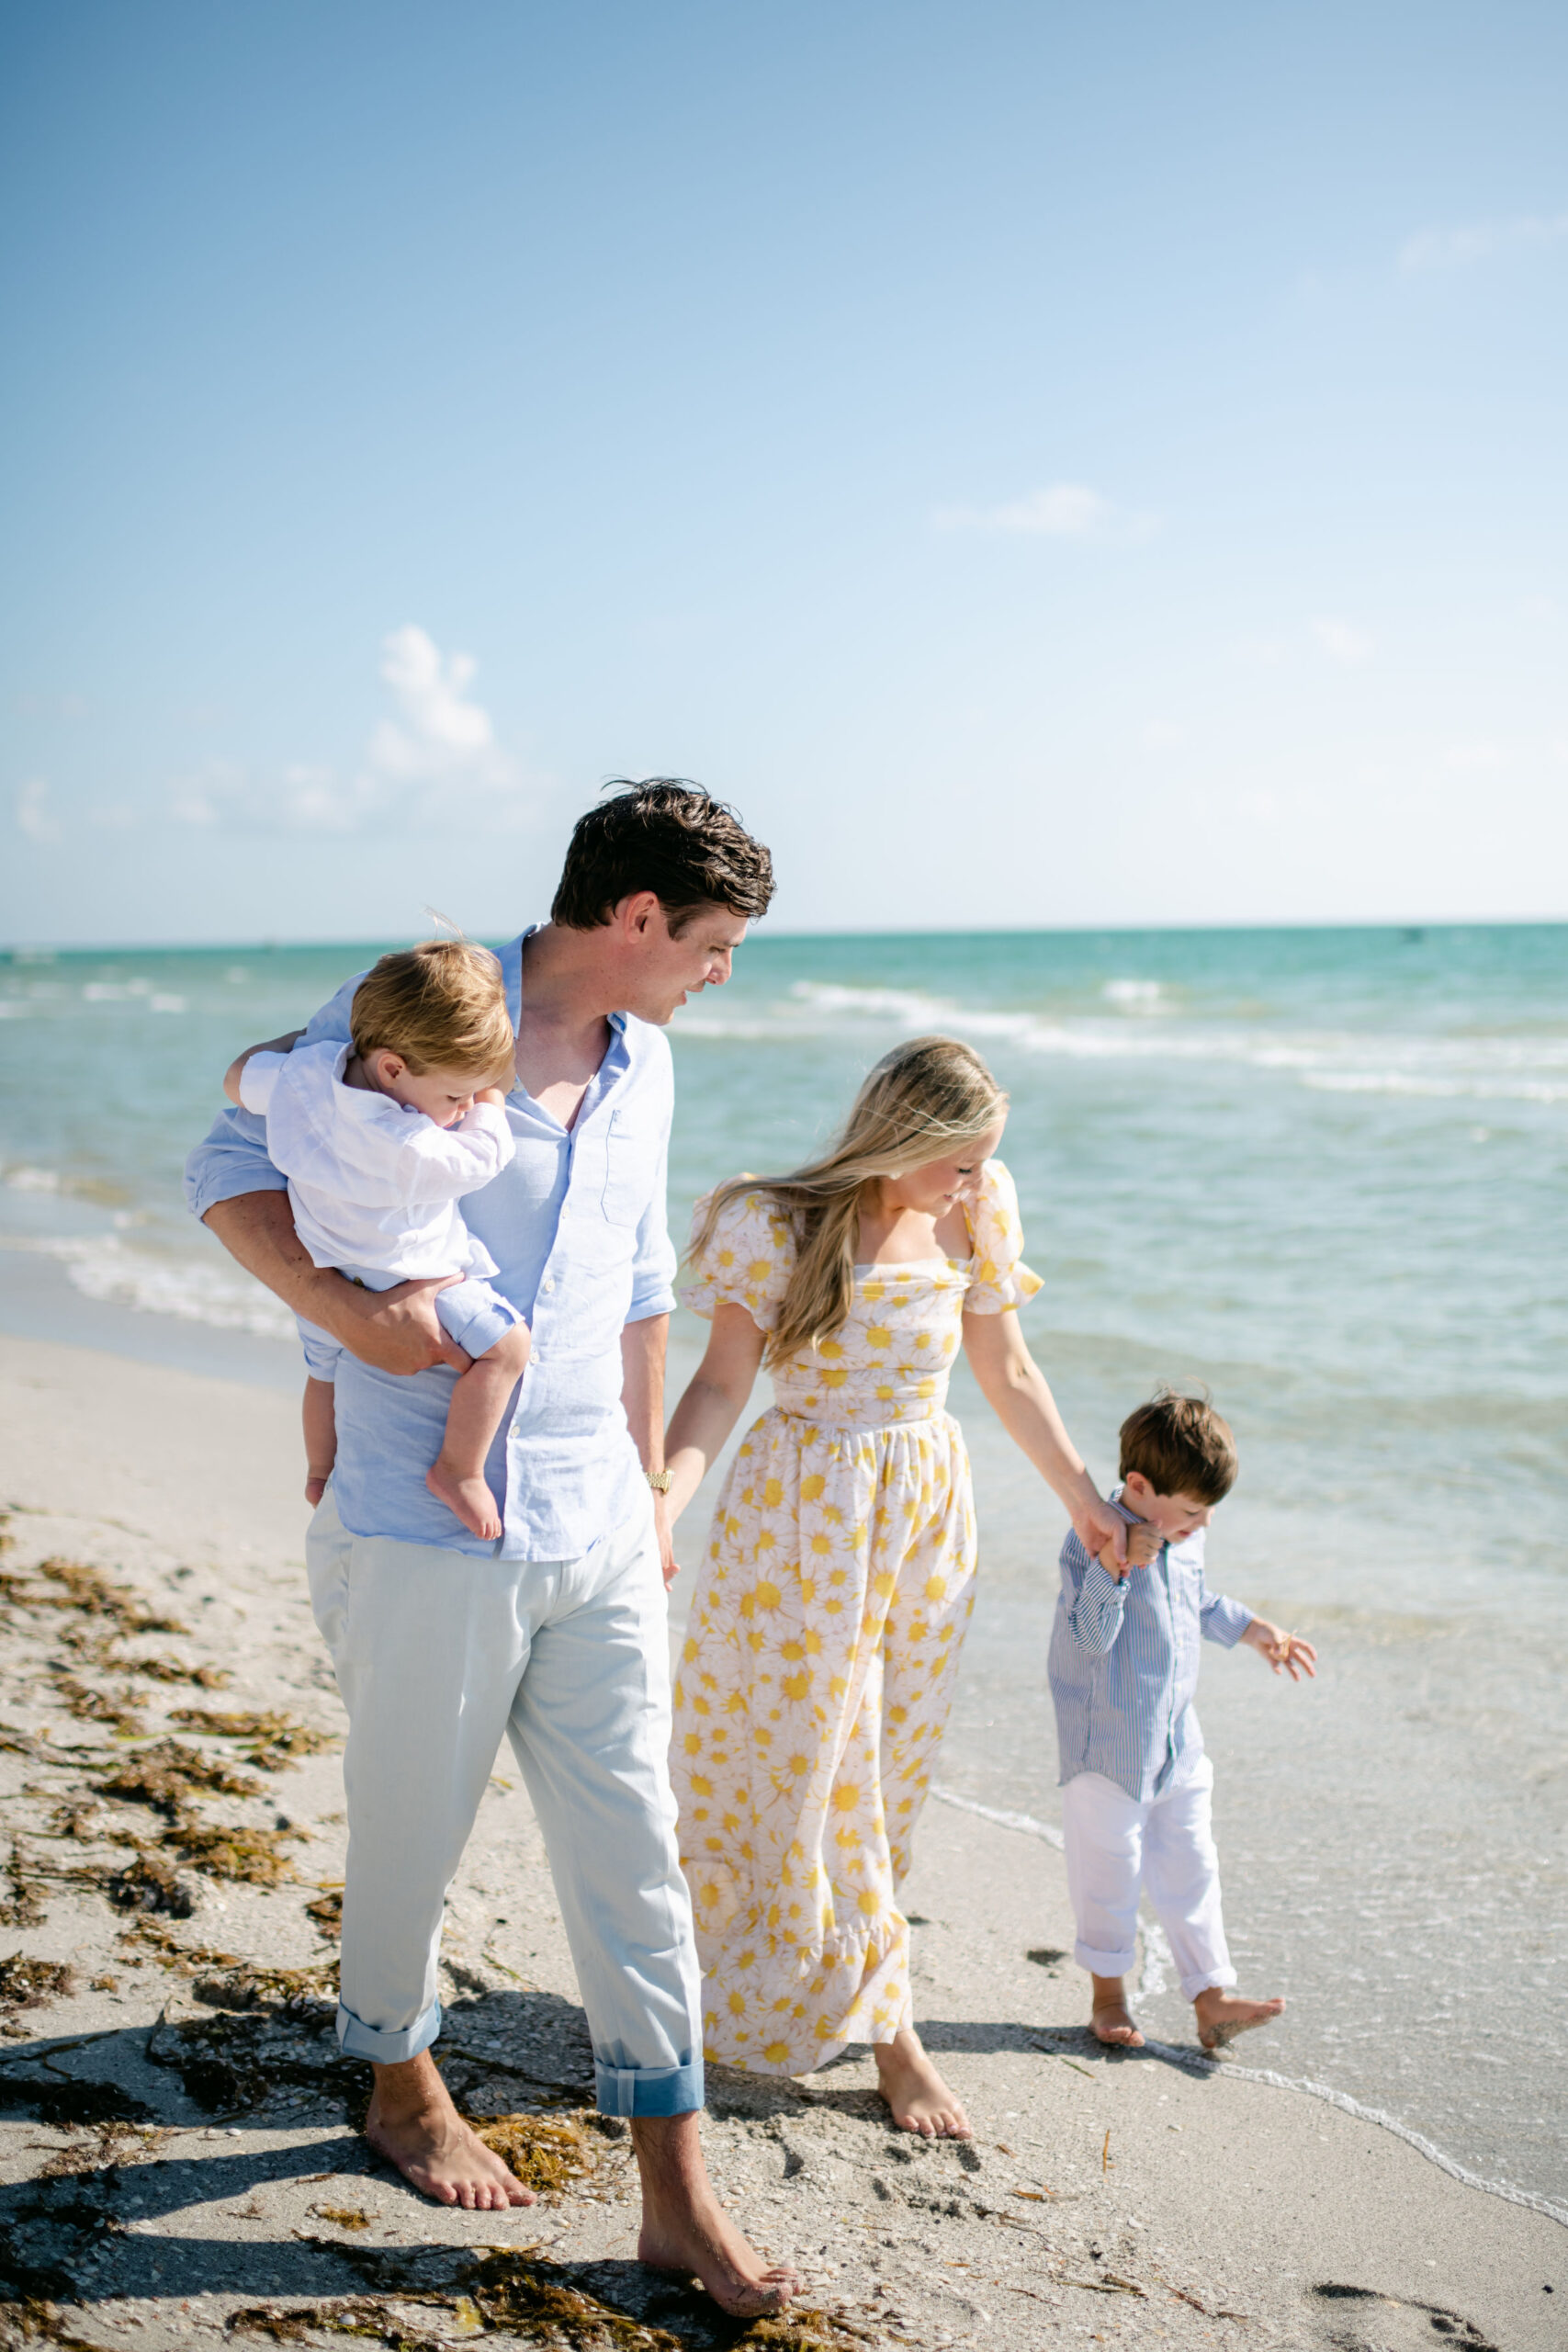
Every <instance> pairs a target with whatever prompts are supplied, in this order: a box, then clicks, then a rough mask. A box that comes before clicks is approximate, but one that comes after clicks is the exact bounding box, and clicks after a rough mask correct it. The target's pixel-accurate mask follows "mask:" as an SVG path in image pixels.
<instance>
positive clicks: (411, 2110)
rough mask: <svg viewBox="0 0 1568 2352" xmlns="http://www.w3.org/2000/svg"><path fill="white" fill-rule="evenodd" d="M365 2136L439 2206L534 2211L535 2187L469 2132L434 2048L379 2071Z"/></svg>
mask: <svg viewBox="0 0 1568 2352" xmlns="http://www.w3.org/2000/svg"><path fill="white" fill-rule="evenodd" d="M373 2072H374V2074H375V2076H376V2089H375V2092H374V2094H373V2096H372V2098H371V2101H370V2112H369V2114H368V2115H367V2117H366V2119H365V2136H366V2138H367V2140H368V2141H369V2143H370V2145H371V2146H372V2147H373V2148H374V2149H375V2150H376V2151H377V2153H378V2154H379V2155H383V2156H385V2157H386V2158H387V2160H388V2162H389V2164H394V2165H397V2168H398V2170H399V2171H400V2173H401V2174H402V2177H403V2178H404V2179H405V2180H407V2181H412V2184H413V2186H414V2188H417V2189H419V2190H420V2191H421V2192H422V2193H423V2195H424V2196H426V2197H434V2199H435V2201H436V2203H437V2204H438V2205H461V2206H462V2207H463V2208H464V2209H465V2211H468V2212H470V2213H499V2212H501V2211H502V2210H503V2209H504V2208H505V2207H507V2206H509V2205H532V2204H533V2203H534V2202H535V2201H536V2200H535V2197H534V2192H533V2190H532V2189H531V2188H524V2186H523V2184H522V2182H521V2181H520V2180H518V2179H516V2178H514V2177H513V2174H512V2173H511V2172H509V2171H508V2169H507V2167H506V2166H505V2165H503V2164H502V2160H501V2158H500V2157H499V2156H498V2155H496V2154H494V2153H493V2152H492V2151H491V2149H489V2148H487V2147H486V2146H485V2143H484V2142H483V2141H482V2140H480V2139H479V2138H477V2137H476V2135H475V2134H474V2133H473V2132H472V2131H469V2129H468V2125H467V2124H466V2123H465V2122H464V2120H463V2119H462V2117H461V2116H460V2115H459V2114H458V2112H457V2109H456V2108H455V2107H454V2106H453V2104H452V2098H451V2094H450V2093H449V2092H448V2090H447V2088H446V2084H445V2083H444V2082H443V2081H442V2079H441V2077H440V2075H438V2074H437V2073H436V2071H435V2061H434V2059H433V2058H432V2057H431V2055H430V2052H429V2051H428V2050H426V2051H423V2052H421V2054H420V2055H419V2057H417V2058H410V2059H408V2060H406V2061H405V2062H404V2063H403V2064H401V2065H397V2066H377V2067H375V2068H374V2069H373Z"/></svg>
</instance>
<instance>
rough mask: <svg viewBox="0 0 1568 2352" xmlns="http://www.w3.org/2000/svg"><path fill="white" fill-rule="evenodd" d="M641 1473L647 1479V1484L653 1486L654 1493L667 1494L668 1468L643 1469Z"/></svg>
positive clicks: (668, 1485)
mask: <svg viewBox="0 0 1568 2352" xmlns="http://www.w3.org/2000/svg"><path fill="white" fill-rule="evenodd" d="M642 1475H643V1476H644V1477H645V1478H646V1479H647V1480H648V1483H649V1486H650V1487H652V1488H653V1491H654V1493H655V1494H656V1495H667V1494H668V1493H669V1492H670V1473H669V1471H668V1470H645V1471H644V1472H643V1474H642Z"/></svg>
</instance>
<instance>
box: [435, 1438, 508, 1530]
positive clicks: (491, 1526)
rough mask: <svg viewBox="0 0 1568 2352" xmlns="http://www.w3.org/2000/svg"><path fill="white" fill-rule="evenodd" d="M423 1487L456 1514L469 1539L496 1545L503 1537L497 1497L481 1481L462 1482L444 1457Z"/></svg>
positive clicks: (479, 1479) (469, 1480)
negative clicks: (496, 1501) (499, 1537)
mask: <svg viewBox="0 0 1568 2352" xmlns="http://www.w3.org/2000/svg"><path fill="white" fill-rule="evenodd" d="M424 1483H425V1485H426V1486H427V1487H429V1488H430V1491H431V1493H432V1494H433V1495H434V1497H435V1499H436V1501H437V1502H438V1503H445V1504H446V1508H447V1510H450V1511H456V1513H457V1517H458V1518H459V1519H460V1520H461V1521H462V1522H463V1524H464V1526H465V1527H466V1528H467V1529H468V1532H469V1534H470V1535H477V1536H479V1538H480V1540H481V1541H482V1542H483V1543H486V1544H493V1543H494V1542H495V1540H496V1537H497V1536H498V1535H499V1534H500V1533H501V1513H500V1512H499V1511H498V1510H497V1509H496V1507H495V1497H494V1496H493V1495H492V1494H491V1490H490V1488H489V1487H487V1486H486V1485H485V1482H484V1480H483V1479H482V1478H460V1477H459V1476H457V1472H456V1471H455V1470H450V1469H448V1468H447V1466H446V1460H445V1457H443V1458H441V1459H439V1460H438V1461H437V1462H436V1464H435V1466H434V1469H433V1470H427V1471H426V1472H425V1474H424Z"/></svg>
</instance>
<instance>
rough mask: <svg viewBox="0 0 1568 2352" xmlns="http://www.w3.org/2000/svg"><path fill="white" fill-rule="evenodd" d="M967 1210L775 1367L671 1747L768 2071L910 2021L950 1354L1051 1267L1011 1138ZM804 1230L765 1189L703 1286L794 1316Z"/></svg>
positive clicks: (804, 2070) (948, 1456)
mask: <svg viewBox="0 0 1568 2352" xmlns="http://www.w3.org/2000/svg"><path fill="white" fill-rule="evenodd" d="M701 1213H702V1204H701V1203H699V1204H698V1215H699V1217H700V1216H701ZM967 1214H968V1224H969V1238H970V1241H971V1244H972V1255H971V1256H970V1257H969V1258H967V1259H957V1258H947V1259H940V1258H938V1259H931V1261H925V1262H922V1263H919V1264H918V1265H907V1266H879V1267H859V1268H857V1269H856V1273H855V1287H854V1300H853V1304H852V1307H851V1309H850V1315H849V1319H848V1321H847V1322H846V1323H845V1325H844V1327H843V1329H841V1330H840V1331H839V1332H837V1333H836V1334H835V1335H834V1337H833V1338H832V1339H830V1340H823V1341H822V1342H821V1343H820V1345H819V1346H818V1348H816V1349H815V1350H803V1351H801V1352H800V1353H799V1354H798V1355H796V1356H794V1357H792V1358H791V1359H790V1360H789V1362H788V1363H785V1364H783V1365H781V1366H779V1367H778V1368H777V1369H776V1370H775V1372H774V1374H773V1388H774V1395H775V1397H776V1399H777V1401H776V1402H775V1403H774V1404H773V1406H772V1407H771V1408H770V1409H769V1410H768V1411H767V1412H765V1413H764V1414H763V1416H762V1418H761V1420H760V1421H758V1422H757V1424H756V1426H755V1427H754V1428H753V1429H751V1430H750V1431H749V1432H748V1433H747V1436H746V1438H745V1440H744V1442H742V1444H741V1446H740V1449H739V1453H737V1455H736V1458H735V1461H734V1463H733V1464H732V1465H731V1468H730V1472H729V1476H728V1478H727V1479H726V1481H725V1486H724V1491H723V1493H722V1495H721V1496H720V1498H719V1503H718V1509H717V1510H716V1513H715V1516H714V1522H713V1531H712V1536H711V1539H710V1542H709V1545H708V1552H707V1557H706V1559H705V1562H704V1564H703V1566H702V1567H701V1568H700V1569H699V1571H698V1574H697V1589H696V1597H695V1600H694V1604H693V1608H692V1614H691V1621H690V1624H689V1626H688V1631H687V1639H686V1643H685V1647H684V1651H683V1653H682V1661H681V1667H680V1671H679V1676H678V1679H677V1681H676V1685H675V1733H674V1742H673V1747H672V1749H671V1775H672V1778H673V1781H674V1784H675V1794H676V1798H677V1801H678V1803H679V1804H680V1808H681V1860H682V1867H683V1869H684V1871H685V1873H686V1877H687V1880H688V1882H689V1883H690V1885H691V1889H692V1896H693V1902H694V1907H695V1911H696V1922H697V1944H698V1949H699V1951H700V1952H701V1955H702V1961H703V1967H704V1972H705V1982H704V1987H703V2007H704V2041H705V2048H706V2052H707V2055H708V2056H709V2057H710V2058H712V2059H716V2060H721V2061H723V2062H725V2063H726V2064H729V2065H735V2066H746V2067H750V2068H752V2069H753V2070H755V2071H756V2072H758V2073H760V2074H772V2075H802V2074H808V2073H809V2072H810V2071H811V2070H812V2068H814V2067H816V2066H820V2065H822V2064H824V2063H825V2062H826V2061H827V2060H828V2059H829V2058H831V2057H832V2056H833V2055H834V2054H835V2053H836V2052H838V2051H840V2050H841V2049H842V2048H843V2047H844V2045H845V2043H846V2042H850V2041H891V2040H892V2038H893V2036H894V2035H895V2033H897V2031H898V2030H899V2028H900V2027H901V2026H906V2025H908V2024H909V2023H910V2022H911V2018H912V2012H911V2006H910V1998H909V1952H908V1944H909V1930H908V1924H907V1922H906V1921H905V1919H904V1918H903V1917H902V1916H901V1914H900V1913H899V1911H898V1908H897V1903H896V1901H895V1899H894V1898H895V1894H896V1891H897V1886H898V1884H899V1882H900V1881H901V1880H902V1879H903V1878H904V1876H905V1875H906V1873H907V1871H908V1866H909V1849H910V1841H911V1838H912V1837H913V1834H914V1828H915V1824H916V1822H917V1821H918V1820H919V1813H920V1807H921V1804H923V1802H924V1799H925V1792H926V1786H927V1782H928V1780H929V1778H930V1775H931V1767H932V1763H933V1761H934V1758H935V1755H936V1750H937V1748H938V1747H939V1745H940V1743H941V1740H942V1732H943V1730H944V1728H945V1726H946V1723H947V1715H948V1709H949V1707H950V1705H951V1703H952V1698H953V1678H954V1675H955V1673H956V1671H957V1667H958V1657H959V1652H960V1650H961V1648H962V1647H963V1642H964V1629H965V1627H966V1626H967V1624H968V1622H969V1612H970V1611H971V1609H972V1608H973V1606H974V1586H975V1552H976V1546H975V1509H974V1499H973V1496H972V1493H971V1488H970V1480H969V1457H968V1454H967V1453H966V1452H965V1450H964V1435H963V1432H962V1430H960V1429H959V1426H958V1424H957V1422H956V1421H955V1420H954V1419H953V1416H952V1415H951V1414H950V1413H949V1412H947V1411H946V1410H945V1408H944V1400H945V1397H946V1395H947V1381H948V1372H949V1368H950V1366H951V1364H952V1363H953V1357H954V1356H955V1355H956V1354H957V1352H958V1348H959V1344H960V1340H961V1338H962V1325H963V1317H964V1312H965V1310H967V1311H968V1312H969V1313H970V1314H980V1315H1000V1314H1004V1313H1005V1312H1006V1311H1007V1310H1008V1309H1009V1308H1010V1307H1014V1306H1018V1305H1019V1304H1020V1303H1021V1301H1022V1300H1024V1299H1026V1298H1028V1297H1031V1296H1032V1295H1033V1293H1034V1292H1035V1291H1037V1290H1038V1289H1039V1287H1040V1283H1039V1278H1038V1277H1037V1276H1036V1275H1034V1274H1032V1273H1031V1272H1029V1270H1028V1268H1027V1267H1026V1266H1024V1265H1023V1264H1022V1263H1021V1254H1020V1253H1021V1250H1022V1247H1023V1237H1022V1234H1021V1230H1020V1227H1019V1221H1018V1199H1017V1194H1016V1193H1015V1192H1014V1190H1013V1183H1012V1179H1011V1177H1010V1175H1009V1174H1008V1172H1007V1170H1006V1169H1005V1168H1004V1167H1003V1166H1002V1165H1001V1163H1000V1161H999V1160H990V1161H987V1164H986V1167H985V1170H984V1172H983V1176H982V1181H981V1186H980V1189H979V1192H978V1194H977V1196H976V1200H975V1202H974V1204H973V1205H972V1206H971V1207H970V1209H969V1211H968V1213H967ZM794 1250H795V1244H794V1240H793V1238H792V1235H791V1232H790V1229H789V1227H788V1225H787V1224H786V1223H785V1222H784V1219H783V1218H782V1217H781V1216H779V1215H778V1214H777V1211H776V1209H775V1208H774V1206H773V1204H772V1202H771V1201H770V1200H769V1199H768V1197H767V1195H766V1194H764V1193H747V1194H744V1195H743V1196H741V1197H740V1198H739V1199H737V1200H732V1201H730V1202H729V1203H728V1205H727V1206H726V1208H725V1210H724V1212H723V1214H722V1216H720V1219H719V1222H718V1225H717V1227H716V1231H715V1233H714V1235H713V1237H712V1238H711V1239H710V1241H709V1243H708V1245H707V1247H706V1249H705V1250H704V1251H703V1252H702V1255H701V1258H700V1260H699V1261H697V1262H696V1264H695V1266H694V1272H695V1274H696V1276H697V1279H696V1281H695V1283H694V1285H693V1286H692V1287H691V1288H690V1289H688V1290H686V1291H684V1292H683V1293H682V1296H683V1297H684V1298H685V1300H686V1303H687V1305H688V1306H693V1307H694V1308H695V1309H696V1311H697V1313H698V1314H699V1315H705V1316H708V1317H711V1316H712V1315H713V1313H714V1310H715V1308H716V1306H718V1305H719V1304H720V1303H721V1302H724V1301H728V1302H730V1303H732V1304H734V1305H735V1306H743V1307H745V1309H746V1311H747V1313H748V1314H749V1315H750V1317H751V1318H752V1320H753V1322H755V1323H756V1324H757V1326H758V1328H759V1329H761V1330H762V1331H769V1330H771V1329H773V1325H774V1323H775V1322H776V1320H777V1316H778V1309H779V1304H780V1302H781V1300H782V1299H783V1296H784V1286H785V1284H786V1283H787V1282H788V1279H789V1273H790V1268H791V1265H792V1263H793V1260H794Z"/></svg>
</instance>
